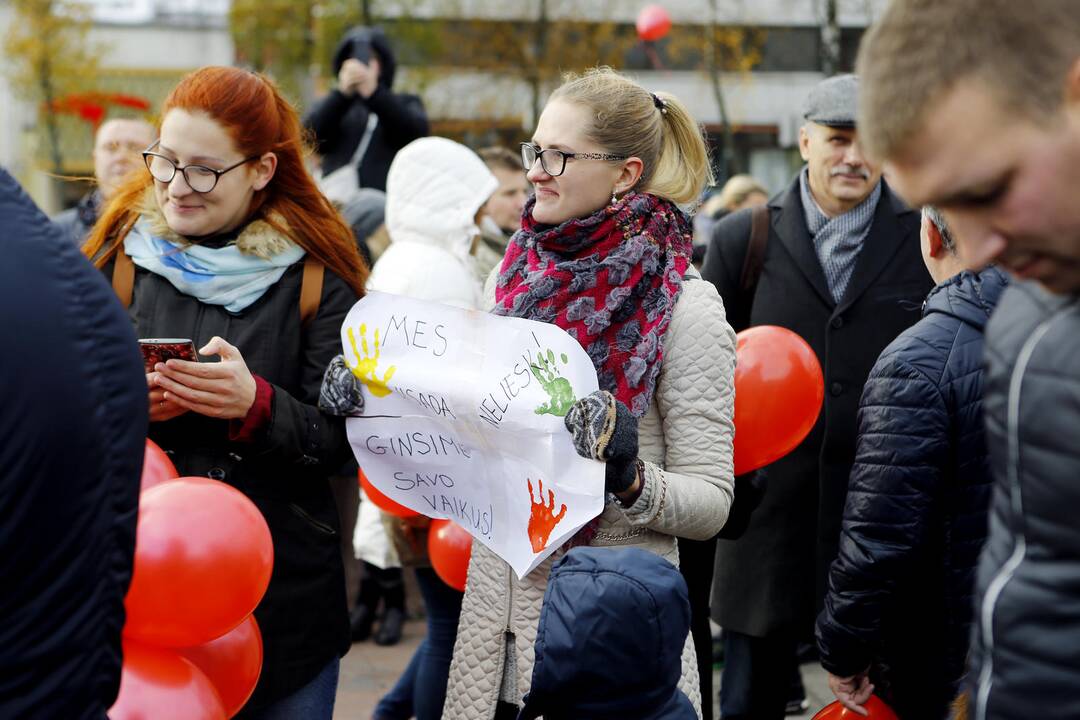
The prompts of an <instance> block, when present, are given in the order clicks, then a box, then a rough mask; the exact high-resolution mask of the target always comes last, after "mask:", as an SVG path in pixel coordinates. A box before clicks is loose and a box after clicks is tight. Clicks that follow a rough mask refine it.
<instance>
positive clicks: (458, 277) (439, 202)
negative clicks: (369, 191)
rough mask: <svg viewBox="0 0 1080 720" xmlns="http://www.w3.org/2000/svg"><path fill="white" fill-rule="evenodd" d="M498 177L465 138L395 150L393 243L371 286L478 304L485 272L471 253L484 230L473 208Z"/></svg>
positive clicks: (389, 188)
mask: <svg viewBox="0 0 1080 720" xmlns="http://www.w3.org/2000/svg"><path fill="white" fill-rule="evenodd" d="M498 186H499V181H498V180H497V179H496V178H495V176H494V175H492V174H491V171H490V170H488V169H487V166H486V165H484V162H483V161H482V160H481V159H480V158H479V156H477V154H476V153H474V152H473V151H472V150H469V149H468V148H467V147H465V146H464V145H459V144H458V143H456V142H454V141H452V140H447V139H446V138H437V137H430V138H421V139H420V140H416V141H414V142H412V143H409V145H408V146H407V147H405V148H404V149H403V150H401V152H399V153H398V154H397V157H395V158H394V163H393V164H392V165H391V166H390V175H389V177H388V178H387V181H386V230H387V232H388V233H389V235H390V239H391V243H390V247H389V248H387V249H386V252H384V253H383V254H382V256H380V257H379V260H378V262H376V263H375V267H374V268H373V269H372V271H371V276H370V277H369V278H368V285H367V286H368V289H369V290H377V291H379V292H388V293H394V294H396V295H407V296H409V297H414V298H418V299H421V300H434V301H437V302H443V303H446V304H448V305H455V306H457V307H462V308H466V309H469V310H474V309H476V308H477V307H479V305H480V302H481V279H480V277H479V275H478V274H477V269H476V266H475V265H474V261H473V259H472V257H471V256H470V254H469V251H470V250H471V248H472V244H473V241H474V239H475V238H477V237H478V236H479V235H480V228H478V227H477V226H476V220H475V218H476V213H477V211H478V210H479V209H480V207H481V206H482V205H483V204H484V203H485V202H487V199H488V198H489V197H491V194H492V193H493V192H495V188H497V187H498Z"/></svg>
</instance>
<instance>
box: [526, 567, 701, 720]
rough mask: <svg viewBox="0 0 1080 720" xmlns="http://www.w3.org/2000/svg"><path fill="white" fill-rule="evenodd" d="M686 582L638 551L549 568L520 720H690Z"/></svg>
mask: <svg viewBox="0 0 1080 720" xmlns="http://www.w3.org/2000/svg"><path fill="white" fill-rule="evenodd" d="M689 631H690V601H689V599H688V596H687V590H686V582H685V581H684V580H683V577H682V575H681V574H680V573H679V571H678V569H676V568H675V566H674V565H672V564H671V563H669V562H667V561H666V560H664V559H663V558H661V557H660V556H659V555H656V554H655V553H651V552H648V551H645V550H641V549H639V548H625V549H610V548H591V547H577V548H574V549H572V550H571V551H570V552H568V553H567V554H566V555H565V556H564V557H563V558H562V559H560V560H559V561H558V562H557V563H555V565H554V566H553V567H552V570H551V575H550V577H549V579H548V586H547V591H546V592H545V593H544V606H543V609H542V610H541V611H540V622H539V625H538V627H537V633H536V645H535V650H536V661H535V664H534V665H533V676H532V687H531V690H530V692H529V694H528V695H527V696H526V697H525V707H524V709H523V710H522V711H521V714H520V715H519V716H518V720H533V718H536V717H539V716H541V715H543V717H544V720H563V719H566V720H569V718H585V717H587V718H591V719H592V720H605V719H607V718H611V719H612V720H615V718H618V719H619V720H623V719H624V718H629V717H633V718H639V719H640V720H695V719H696V718H697V714H696V713H695V712H694V708H693V706H692V705H691V704H690V700H689V699H687V697H686V696H685V695H684V694H683V693H682V692H680V691H679V689H678V683H679V678H680V676H681V675H682V651H683V646H684V645H685V644H686V636H687V635H688V634H689Z"/></svg>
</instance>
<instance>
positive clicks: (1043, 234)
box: [889, 79, 1080, 293]
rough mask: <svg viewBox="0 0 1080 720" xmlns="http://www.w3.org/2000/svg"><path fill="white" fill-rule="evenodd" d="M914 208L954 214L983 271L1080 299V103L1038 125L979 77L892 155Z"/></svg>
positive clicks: (951, 95)
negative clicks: (999, 271)
mask: <svg viewBox="0 0 1080 720" xmlns="http://www.w3.org/2000/svg"><path fill="white" fill-rule="evenodd" d="M889 176H890V180H891V181H892V182H893V184H894V186H895V187H896V188H897V190H898V191H899V192H900V194H901V195H902V196H903V197H904V198H905V199H906V200H907V201H908V202H909V203H911V204H912V205H923V204H931V205H935V206H937V207H938V208H939V209H941V210H943V211H945V212H947V213H948V217H949V223H950V224H951V225H952V226H953V229H954V230H955V231H956V233H957V234H958V235H962V236H963V237H964V238H965V242H966V243H967V250H968V252H967V257H966V260H967V262H968V264H969V266H970V267H972V268H976V267H981V266H982V265H985V264H986V263H988V262H992V261H996V262H998V263H1000V264H1001V265H1002V266H1004V267H1005V268H1006V269H1008V270H1009V271H1010V272H1012V273H1013V274H1014V275H1016V276H1018V277H1021V278H1026V279H1033V280H1038V281H1039V282H1041V283H1042V284H1043V285H1045V286H1046V287H1047V288H1049V289H1050V290H1052V291H1054V292H1059V293H1080V99H1074V100H1070V101H1068V102H1066V104H1065V106H1064V107H1063V109H1062V111H1061V112H1060V114H1059V116H1058V117H1054V118H1047V119H1046V121H1045V122H1040V123H1036V122H1034V121H1032V120H1029V119H1027V118H1022V117H1018V116H1017V115H1016V114H1015V113H1014V112H1010V111H1009V110H1007V109H1006V108H1005V107H1004V106H1003V104H1002V103H1001V102H1000V101H998V99H997V98H996V97H994V95H993V94H992V91H991V90H990V89H989V88H987V87H986V86H984V85H982V84H981V83H979V82H978V81H976V80H974V79H972V80H969V81H967V82H961V83H958V84H957V85H956V86H955V87H954V88H953V89H952V90H950V91H948V92H947V93H946V94H945V95H944V96H943V97H942V98H941V100H940V101H939V102H936V103H934V104H933V106H932V107H931V108H929V109H928V110H927V113H926V118H925V120H924V125H923V127H922V129H921V130H920V131H919V132H918V133H917V134H916V135H915V136H914V138H913V139H912V140H911V141H910V142H909V143H907V145H906V146H905V147H904V149H903V151H902V152H901V153H899V154H898V155H897V156H896V157H894V158H891V160H890V163H889Z"/></svg>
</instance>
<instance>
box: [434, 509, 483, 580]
mask: <svg viewBox="0 0 1080 720" xmlns="http://www.w3.org/2000/svg"><path fill="white" fill-rule="evenodd" d="M472 544H473V538H472V535H470V534H469V531H468V530H466V529H465V528H463V527H461V526H460V525H458V524H457V523H454V522H450V521H449V520H432V521H431V527H430V528H429V529H428V555H429V556H430V557H431V567H432V568H434V569H435V574H436V575H438V576H439V577H440V578H441V579H442V581H443V582H444V583H446V584H447V585H449V586H450V587H452V588H454V589H455V590H458V591H460V592H465V580H466V578H467V577H468V575H469V558H470V557H471V556H472Z"/></svg>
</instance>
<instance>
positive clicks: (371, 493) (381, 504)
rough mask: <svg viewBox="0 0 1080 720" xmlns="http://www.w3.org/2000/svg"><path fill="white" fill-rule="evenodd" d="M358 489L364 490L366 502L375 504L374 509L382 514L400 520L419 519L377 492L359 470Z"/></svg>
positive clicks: (411, 512) (412, 512)
mask: <svg viewBox="0 0 1080 720" xmlns="http://www.w3.org/2000/svg"><path fill="white" fill-rule="evenodd" d="M360 487H362V488H363V489H364V494H365V495H367V498H368V500H370V501H371V502H373V503H375V507H377V508H379V509H380V510H382V511H383V512H388V513H390V514H391V515H397V516H398V517H400V518H411V517H420V513H418V512H416V511H415V510H413V509H411V508H407V507H405V506H404V505H402V504H401V503H399V502H397V501H396V500H392V499H391V498H390V497H388V496H387V495H384V494H383V493H381V492H379V489H378V488H376V487H375V486H374V485H372V484H371V481H370V480H368V479H367V475H365V474H364V471H363V469H361V470H360Z"/></svg>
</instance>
